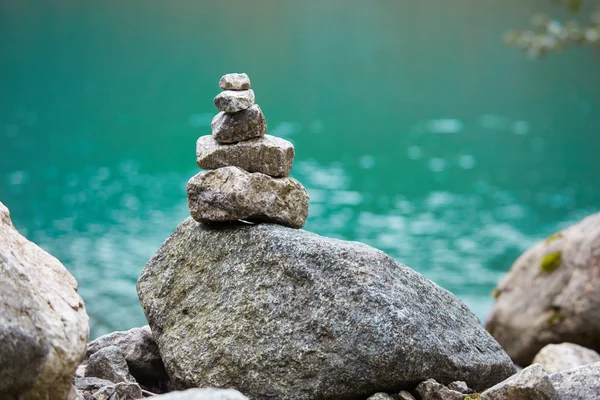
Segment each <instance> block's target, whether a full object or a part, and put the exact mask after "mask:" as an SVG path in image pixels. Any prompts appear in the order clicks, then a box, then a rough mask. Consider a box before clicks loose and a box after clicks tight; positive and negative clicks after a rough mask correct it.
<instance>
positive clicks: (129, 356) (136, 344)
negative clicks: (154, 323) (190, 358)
mask: <svg viewBox="0 0 600 400" xmlns="http://www.w3.org/2000/svg"><path fill="white" fill-rule="evenodd" d="M109 346H117V347H118V348H119V349H121V352H122V354H123V356H124V358H125V361H126V362H127V367H128V368H129V371H130V372H131V375H133V377H134V378H135V380H136V381H137V382H138V383H139V384H140V386H142V387H143V388H145V389H147V390H149V391H150V392H153V393H163V392H166V391H169V389H170V387H171V383H170V380H169V376H168V375H167V371H166V370H165V366H164V364H163V362H162V359H161V358H160V352H159V350H158V345H157V344H156V341H155V340H154V337H153V336H152V331H151V330H150V327H149V326H148V325H146V326H143V327H141V328H133V329H130V330H128V331H122V332H112V333H109V334H107V335H104V336H100V337H99V338H97V339H96V340H94V341H92V342H90V343H88V345H87V353H86V355H87V357H88V358H89V357H90V356H91V355H93V354H95V353H96V352H98V351H99V350H101V349H104V348H106V347H109Z"/></svg>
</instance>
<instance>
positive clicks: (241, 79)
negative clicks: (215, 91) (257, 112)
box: [219, 74, 250, 90]
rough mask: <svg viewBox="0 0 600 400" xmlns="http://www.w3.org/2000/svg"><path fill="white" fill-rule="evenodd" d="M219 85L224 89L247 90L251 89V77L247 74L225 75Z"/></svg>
mask: <svg viewBox="0 0 600 400" xmlns="http://www.w3.org/2000/svg"><path fill="white" fill-rule="evenodd" d="M219 87H220V88H221V89H223V90H247V89H250V78H248V75H246V74H227V75H223V76H222V77H221V80H220V81H219Z"/></svg>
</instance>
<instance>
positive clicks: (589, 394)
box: [549, 362, 600, 400]
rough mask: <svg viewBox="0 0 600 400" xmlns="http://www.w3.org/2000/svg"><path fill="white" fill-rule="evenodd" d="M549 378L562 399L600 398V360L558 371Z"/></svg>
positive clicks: (582, 399) (588, 399) (593, 399)
mask: <svg viewBox="0 0 600 400" xmlns="http://www.w3.org/2000/svg"><path fill="white" fill-rule="evenodd" d="M549 378H550V382H552V384H553V385H554V387H555V389H556V391H557V392H558V394H559V395H560V396H561V398H562V399H565V400H566V399H568V400H598V399H600V362H597V363H593V364H587V365H582V366H580V367H576V368H573V369H569V370H567V371H561V372H557V373H555V374H552V375H550V377H549Z"/></svg>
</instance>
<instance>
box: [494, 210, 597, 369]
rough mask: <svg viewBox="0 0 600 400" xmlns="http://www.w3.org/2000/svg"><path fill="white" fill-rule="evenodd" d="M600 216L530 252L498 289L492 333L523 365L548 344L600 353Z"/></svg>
mask: <svg viewBox="0 0 600 400" xmlns="http://www.w3.org/2000/svg"><path fill="white" fill-rule="evenodd" d="M598 287H600V213H598V214H594V215H592V216H589V217H587V218H586V219H584V220H583V221H581V222H580V223H578V224H576V225H574V226H572V227H570V228H568V229H566V230H564V231H562V232H560V233H557V234H555V235H552V236H550V237H549V238H547V239H546V240H545V241H543V242H541V243H538V244H537V245H536V246H534V247H533V248H532V249H530V250H528V251H527V252H525V253H524V254H523V255H522V256H521V257H519V259H518V260H517V261H516V262H515V264H514V265H513V266H512V268H511V270H510V271H509V273H508V274H507V275H506V276H505V277H504V279H502V281H501V282H500V284H499V285H498V288H497V291H496V292H495V293H496V294H498V298H497V301H496V304H495V305H494V307H493V309H492V311H491V314H490V315H489V317H488V319H487V322H486V328H487V329H488V331H489V332H491V333H492V335H493V336H494V338H495V339H496V340H497V341H498V342H499V343H500V344H501V345H502V347H503V348H504V349H505V350H506V352H507V353H508V355H509V356H511V357H512V359H513V360H514V361H515V363H517V364H519V365H528V364H529V363H531V361H532V360H533V357H534V356H535V355H536V354H537V353H538V352H539V351H540V350H541V349H542V347H544V346H545V345H547V344H550V343H562V342H570V343H575V344H579V345H581V346H584V347H587V348H590V349H592V350H596V351H600V290H598Z"/></svg>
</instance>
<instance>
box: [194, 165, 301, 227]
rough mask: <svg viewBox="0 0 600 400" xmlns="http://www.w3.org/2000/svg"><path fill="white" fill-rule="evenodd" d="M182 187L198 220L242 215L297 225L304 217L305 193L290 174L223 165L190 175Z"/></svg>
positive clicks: (240, 216)
mask: <svg viewBox="0 0 600 400" xmlns="http://www.w3.org/2000/svg"><path fill="white" fill-rule="evenodd" d="M186 191H187V197H188V206H189V209H190V214H191V215H192V217H193V218H194V219H195V220H196V221H198V222H205V223H206V222H208V223H210V222H225V221H236V220H238V219H244V220H247V221H257V222H261V221H263V222H275V223H278V224H281V225H285V226H289V227H292V228H301V227H302V226H304V223H305V222H306V218H307V217H308V193H307V192H306V189H304V186H302V184H301V183H300V182H298V181H297V180H295V179H293V178H271V177H270V176H267V175H265V174H261V173H260V172H256V173H253V174H251V173H249V172H246V171H243V170H241V169H240V168H237V167H225V168H219V169H216V170H214V171H206V172H200V173H198V174H197V175H195V176H193V177H192V178H191V179H190V180H189V181H188V183H187V187H186Z"/></svg>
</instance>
